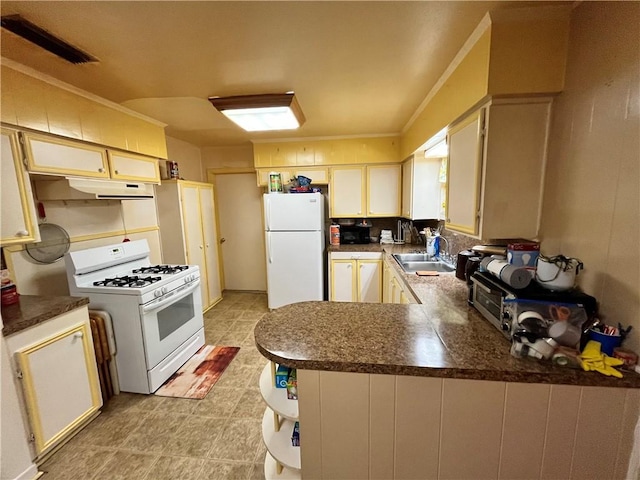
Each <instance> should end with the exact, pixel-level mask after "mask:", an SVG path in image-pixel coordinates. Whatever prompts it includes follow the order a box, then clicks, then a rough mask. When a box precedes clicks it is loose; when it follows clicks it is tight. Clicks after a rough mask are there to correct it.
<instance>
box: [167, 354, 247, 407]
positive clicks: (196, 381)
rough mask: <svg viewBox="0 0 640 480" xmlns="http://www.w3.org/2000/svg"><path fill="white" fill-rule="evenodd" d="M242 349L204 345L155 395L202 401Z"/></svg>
mask: <svg viewBox="0 0 640 480" xmlns="http://www.w3.org/2000/svg"><path fill="white" fill-rule="evenodd" d="M239 350H240V347H215V346H212V345H204V346H203V347H202V348H200V350H198V351H197V352H196V353H195V354H194V355H193V357H191V358H190V359H189V360H188V361H187V363H185V364H184V365H183V366H182V368H180V370H178V371H177V372H176V373H174V374H173V375H172V376H171V377H169V379H168V380H167V381H166V382H164V384H163V385H162V386H161V387H160V388H159V389H158V390H156V392H155V394H156V395H158V396H161V397H178V398H193V399H198V400H202V399H203V398H204V397H206V396H207V393H209V391H210V390H211V389H212V388H213V386H214V385H215V383H216V382H217V381H218V379H219V378H220V376H221V375H222V374H223V373H224V371H225V369H226V368H227V367H228V366H229V364H230V363H231V361H232V360H233V359H234V357H235V356H236V354H237V353H238V351H239Z"/></svg>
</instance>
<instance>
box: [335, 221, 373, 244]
mask: <svg viewBox="0 0 640 480" xmlns="http://www.w3.org/2000/svg"><path fill="white" fill-rule="evenodd" d="M370 232H371V227H369V226H366V227H359V226H345V225H340V244H341V245H349V244H361V243H370V242H371V237H370Z"/></svg>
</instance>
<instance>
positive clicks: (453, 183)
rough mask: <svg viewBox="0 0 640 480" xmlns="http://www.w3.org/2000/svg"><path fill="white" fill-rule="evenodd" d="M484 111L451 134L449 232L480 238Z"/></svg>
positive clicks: (448, 198)
mask: <svg viewBox="0 0 640 480" xmlns="http://www.w3.org/2000/svg"><path fill="white" fill-rule="evenodd" d="M483 125H484V110H480V111H478V112H476V113H475V114H473V115H472V116H471V117H469V118H468V119H467V120H465V121H464V122H462V123H461V124H459V125H457V126H455V127H454V128H452V129H451V131H450V133H449V172H448V174H447V179H448V195H447V228H449V229H452V230H456V231H458V232H462V233H468V234H470V235H477V234H478V211H479V204H480V174H481V171H482V147H483V143H482V141H483V133H482V132H483Z"/></svg>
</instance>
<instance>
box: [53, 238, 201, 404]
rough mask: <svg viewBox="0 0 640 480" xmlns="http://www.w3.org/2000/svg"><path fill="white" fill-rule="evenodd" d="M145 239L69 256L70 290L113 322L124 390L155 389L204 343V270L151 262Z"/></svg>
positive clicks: (67, 258)
mask: <svg viewBox="0 0 640 480" xmlns="http://www.w3.org/2000/svg"><path fill="white" fill-rule="evenodd" d="M149 253H150V251H149V245H148V244H147V241H146V240H137V241H133V242H126V243H119V244H116V245H107V246H103V247H97V248H90V249H87V250H79V251H76V252H70V253H67V254H66V255H65V264H66V270H67V280H68V282H69V291H70V293H71V295H75V296H82V297H88V298H89V304H90V308H91V309H94V310H104V311H106V312H108V313H109V315H110V316H111V318H112V321H113V332H114V335H115V343H116V346H117V354H116V355H115V358H116V366H117V375H118V382H119V387H120V390H122V391H124V392H133V393H153V392H154V391H156V390H157V389H158V388H159V387H160V386H161V385H162V384H163V383H164V382H165V380H167V379H168V378H169V377H170V376H171V375H173V374H174V373H175V372H176V371H177V370H178V369H179V368H180V367H181V366H182V365H183V364H184V363H185V362H186V361H187V360H188V359H189V358H191V356H192V355H193V354H194V353H195V352H197V351H198V349H199V348H200V347H201V346H203V345H204V321H203V316H202V299H201V294H200V270H199V268H198V267H197V266H193V265H152V264H151V262H150V259H149Z"/></svg>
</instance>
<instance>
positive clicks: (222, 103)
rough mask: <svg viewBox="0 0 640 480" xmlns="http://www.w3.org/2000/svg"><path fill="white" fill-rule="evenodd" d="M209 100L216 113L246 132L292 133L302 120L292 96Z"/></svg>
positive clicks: (271, 94) (275, 95)
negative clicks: (289, 131)
mask: <svg viewBox="0 0 640 480" xmlns="http://www.w3.org/2000/svg"><path fill="white" fill-rule="evenodd" d="M209 101H210V102H211V103H212V105H213V106H214V107H215V108H216V109H217V110H219V111H220V113H222V114H223V115H225V116H226V117H227V118H229V120H231V121H232V122H234V123H235V124H236V125H238V126H239V127H241V128H243V129H244V130H246V131H248V132H263V131H269V130H294V129H296V128H298V127H300V126H301V125H302V124H303V123H304V121H305V118H304V114H303V113H302V110H301V109H300V105H299V104H298V101H297V100H296V98H295V96H294V94H293V93H267V94H264V95H237V96H234V97H209Z"/></svg>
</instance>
